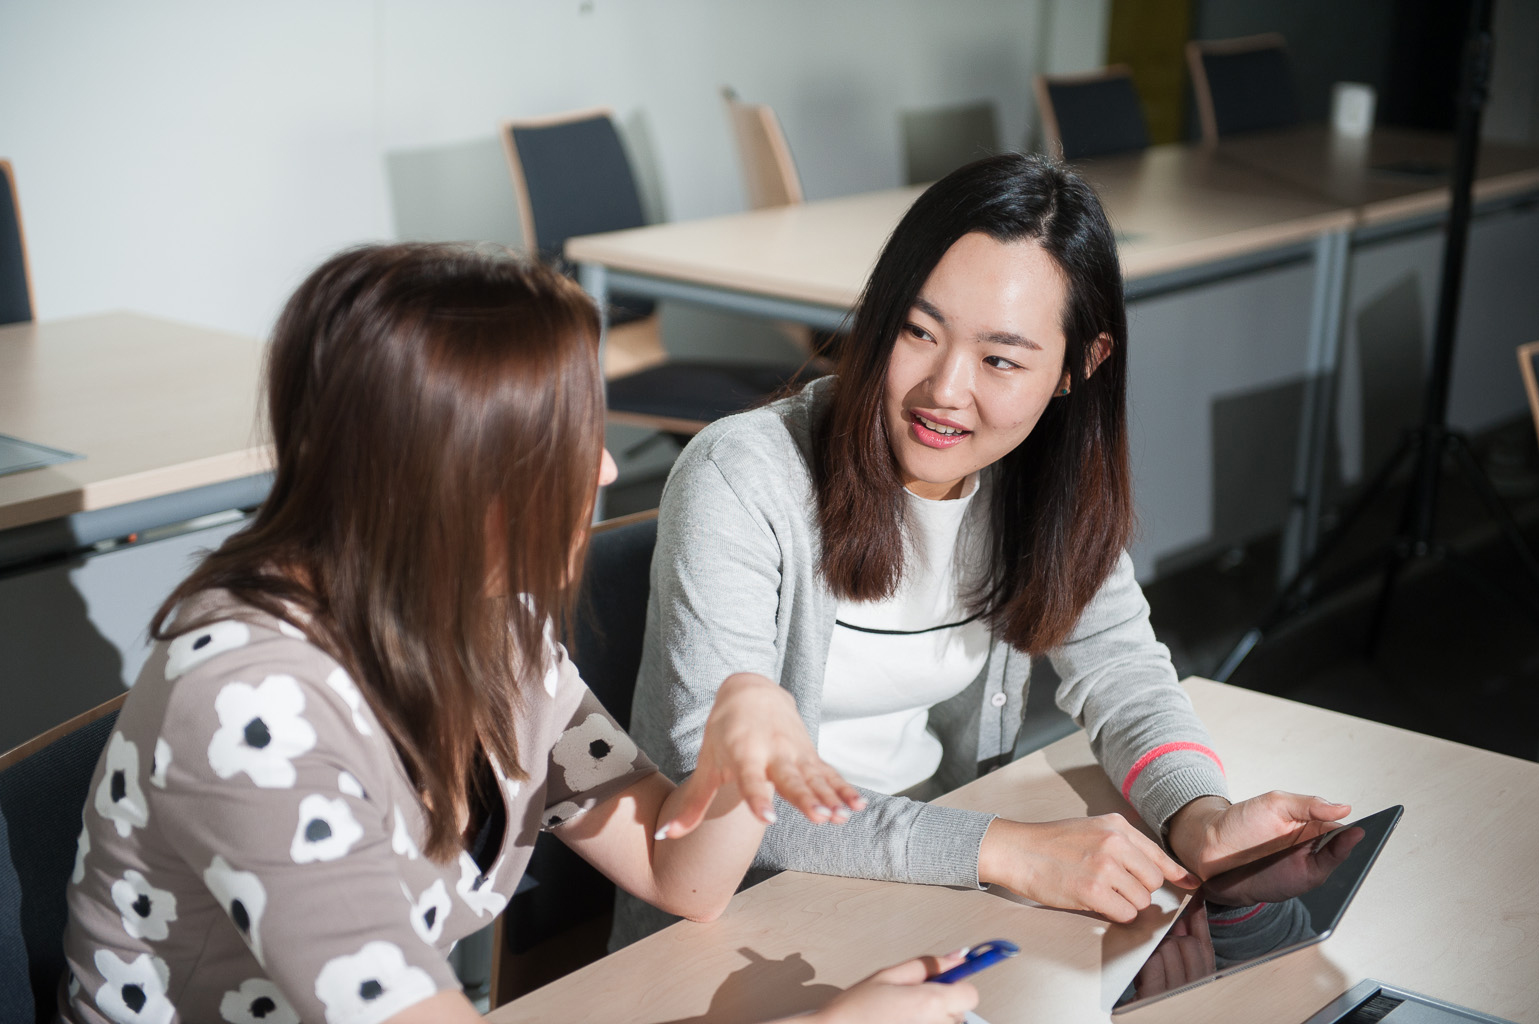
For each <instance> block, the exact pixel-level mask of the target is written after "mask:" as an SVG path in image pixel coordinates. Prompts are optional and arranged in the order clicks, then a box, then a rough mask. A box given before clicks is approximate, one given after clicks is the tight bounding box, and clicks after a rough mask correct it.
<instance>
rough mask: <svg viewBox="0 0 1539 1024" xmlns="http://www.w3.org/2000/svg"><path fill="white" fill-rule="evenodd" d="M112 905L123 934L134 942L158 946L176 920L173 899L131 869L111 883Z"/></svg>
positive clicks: (174, 901) (174, 897)
mask: <svg viewBox="0 0 1539 1024" xmlns="http://www.w3.org/2000/svg"><path fill="white" fill-rule="evenodd" d="M112 902H113V903H114V904H115V905H116V906H117V908H118V913H119V914H122V915H123V930H124V931H125V932H127V933H128V934H129V935H130V936H132V937H133V938H136V939H149V940H151V941H153V942H160V941H162V940H164V939H165V937H166V936H167V935H168V934H169V933H170V925H171V922H172V921H175V920H176V895H175V894H174V893H171V892H167V891H166V890H165V889H157V888H156V887H155V886H153V885H151V884H150V882H149V879H147V878H145V877H144V876H143V875H142V874H140V873H139V872H137V871H135V870H134V869H133V868H129V869H128V870H126V871H124V872H123V877H122V878H120V879H118V880H117V881H115V882H113V883H112Z"/></svg>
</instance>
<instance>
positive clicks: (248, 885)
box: [203, 854, 267, 967]
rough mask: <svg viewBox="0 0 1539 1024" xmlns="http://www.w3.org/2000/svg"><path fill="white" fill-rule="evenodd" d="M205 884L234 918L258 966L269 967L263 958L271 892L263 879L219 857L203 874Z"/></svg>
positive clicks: (233, 920) (232, 919) (215, 857)
mask: <svg viewBox="0 0 1539 1024" xmlns="http://www.w3.org/2000/svg"><path fill="white" fill-rule="evenodd" d="M203 884H204V885H206V886H208V891H209V892H211V893H213V894H214V899H216V900H218V901H219V905H220V906H221V907H223V908H224V912H225V913H226V914H229V915H230V920H231V921H232V922H233V923H234V924H235V930H236V931H238V932H240V937H241V938H242V939H243V940H244V941H245V943H246V945H247V946H248V947H249V948H250V949H251V955H252V956H254V957H256V960H257V963H259V964H261V965H262V966H264V967H265V966H267V961H266V960H265V959H264V958H263V956H262V913H263V911H265V910H266V909H267V890H266V889H264V888H262V882H261V879H259V878H257V876H256V875H254V874H252V873H251V872H249V871H237V870H235V869H234V868H232V867H231V866H230V865H229V863H228V862H227V861H226V860H225V859H224V858H223V857H221V856H219V855H218V854H215V855H214V859H213V861H212V862H210V864H209V866H208V870H207V871H205V872H203Z"/></svg>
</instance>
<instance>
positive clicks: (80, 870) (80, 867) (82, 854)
mask: <svg viewBox="0 0 1539 1024" xmlns="http://www.w3.org/2000/svg"><path fill="white" fill-rule="evenodd" d="M90 852H91V830H90V828H88V827H87V826H86V823H85V819H84V817H83V816H82V818H81V821H80V838H79V839H77V840H76V841H75V870H74V871H71V872H70V876H69V880H70V881H71V882H73V883H75V884H76V885H79V884H80V883H81V881H82V880H84V879H85V859H86V855H87V854H89V853H90Z"/></svg>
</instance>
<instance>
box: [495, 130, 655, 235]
mask: <svg viewBox="0 0 1539 1024" xmlns="http://www.w3.org/2000/svg"><path fill="white" fill-rule="evenodd" d="M511 131H512V133H513V144H514V146H515V147H517V149H518V159H519V162H520V164H521V165H522V166H523V172H524V183H525V186H526V187H527V188H528V190H529V206H530V212H531V213H532V214H533V219H534V233H535V241H536V243H537V244H538V246H539V250H540V252H541V254H542V255H545V256H547V257H559V256H560V255H561V247H562V246H563V245H565V244H566V240H567V239H568V238H571V237H572V236H573V235H591V234H594V233H595V232H599V231H620V230H623V229H625V228H639V227H641V226H642V225H644V224H645V223H646V220H645V219H644V218H643V216H642V212H641V194H640V193H639V192H638V191H637V189H636V178H635V176H634V175H633V174H632V173H631V163H630V160H629V158H628V157H626V155H625V148H624V147H623V146H622V145H621V144H620V134H619V132H617V131H615V126H614V122H613V121H611V120H610V119H609V118H608V117H604V116H596V117H591V118H587V119H584V120H581V121H567V122H564V123H560V124H552V125H548V126H543V127H538V128H527V127H518V126H515V127H513V128H512V129H511Z"/></svg>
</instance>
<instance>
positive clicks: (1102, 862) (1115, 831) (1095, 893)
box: [978, 814, 1199, 923]
mask: <svg viewBox="0 0 1539 1024" xmlns="http://www.w3.org/2000/svg"><path fill="white" fill-rule="evenodd" d="M978 878H979V880H980V881H982V882H983V883H985V884H997V885H1003V886H1004V887H1005V888H1007V889H1009V890H1011V891H1012V892H1016V893H1019V894H1021V895H1022V896H1025V897H1027V898H1028V899H1032V900H1035V901H1036V902H1038V903H1041V904H1043V905H1044V906H1049V907H1061V908H1063V909H1065V910H1088V911H1091V912H1092V913H1096V914H1100V915H1101V916H1102V917H1106V918H1109V919H1111V920H1113V921H1120V922H1122V923H1127V922H1128V921H1131V920H1133V918H1135V917H1137V916H1138V912H1139V911H1140V910H1143V909H1144V908H1145V907H1147V906H1148V905H1149V902H1150V894H1151V893H1153V892H1154V891H1155V890H1156V889H1158V888H1159V887H1160V886H1162V885H1164V884H1165V883H1166V882H1167V881H1168V882H1174V883H1175V884H1176V885H1179V886H1182V887H1184V888H1187V889H1195V888H1196V887H1197V885H1198V883H1199V880H1198V878H1197V876H1196V875H1193V874H1192V873H1191V872H1190V871H1187V870H1186V869H1185V868H1183V867H1182V866H1181V865H1180V864H1177V863H1176V862H1175V861H1174V860H1172V859H1171V858H1170V857H1169V856H1168V855H1167V854H1166V853H1165V851H1164V850H1161V849H1160V848H1159V846H1158V845H1157V844H1156V843H1155V842H1154V840H1152V839H1150V838H1149V837H1148V836H1146V835H1144V834H1143V833H1142V832H1140V831H1138V829H1136V828H1134V827H1133V826H1132V825H1130V824H1129V823H1128V821H1127V819H1125V818H1124V817H1122V815H1120V814H1102V815H1098V816H1097V817H1094V818H1069V819H1067V820H1065V821H1042V822H1022V821H1010V820H1009V819H1007V818H995V819H994V820H993V821H992V822H990V823H989V829H988V831H987V832H985V833H984V835H983V846H982V848H981V849H980V850H979V851H978Z"/></svg>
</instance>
